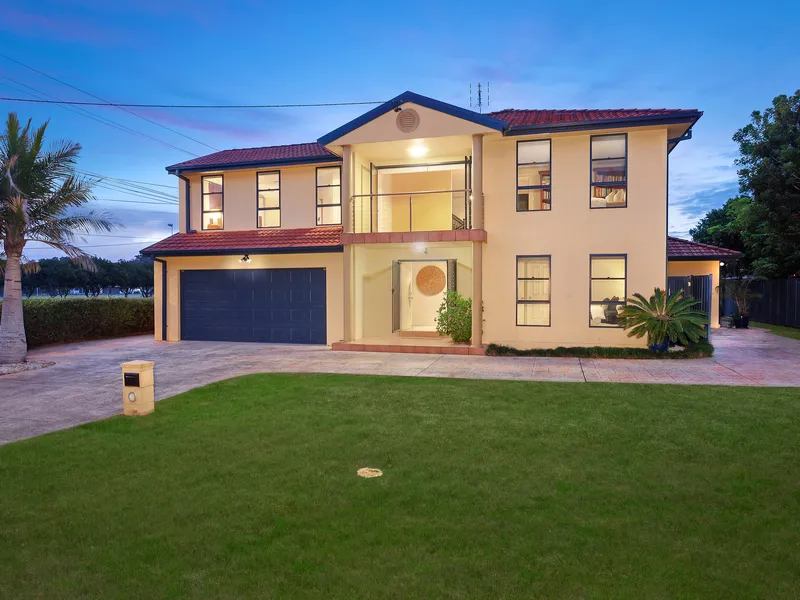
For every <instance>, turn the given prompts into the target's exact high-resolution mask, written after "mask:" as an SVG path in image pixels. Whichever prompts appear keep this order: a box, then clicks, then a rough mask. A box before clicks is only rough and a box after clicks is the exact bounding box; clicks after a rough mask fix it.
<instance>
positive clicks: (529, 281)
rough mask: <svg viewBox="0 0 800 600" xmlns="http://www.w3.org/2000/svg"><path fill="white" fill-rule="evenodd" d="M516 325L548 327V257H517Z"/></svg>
mask: <svg viewBox="0 0 800 600" xmlns="http://www.w3.org/2000/svg"><path fill="white" fill-rule="evenodd" d="M517 325H518V326H526V327H549V326H550V256H518V257H517Z"/></svg>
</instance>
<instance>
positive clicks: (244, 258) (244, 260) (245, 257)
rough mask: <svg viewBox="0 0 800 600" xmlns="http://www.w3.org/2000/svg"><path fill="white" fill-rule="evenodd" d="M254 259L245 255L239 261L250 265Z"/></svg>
mask: <svg viewBox="0 0 800 600" xmlns="http://www.w3.org/2000/svg"><path fill="white" fill-rule="evenodd" d="M251 260H252V259H251V258H250V255H249V254H245V255H244V256H243V257H242V258H240V259H239V262H241V263H249V262H250V261H251Z"/></svg>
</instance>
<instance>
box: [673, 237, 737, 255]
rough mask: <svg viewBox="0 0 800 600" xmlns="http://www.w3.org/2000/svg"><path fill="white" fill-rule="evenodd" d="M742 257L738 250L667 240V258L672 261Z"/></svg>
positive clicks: (686, 241) (674, 238) (680, 240)
mask: <svg viewBox="0 0 800 600" xmlns="http://www.w3.org/2000/svg"><path fill="white" fill-rule="evenodd" d="M739 255H741V252H737V251H736V250H728V249H727V248H720V247H719V246H712V245H711V244H701V243H699V242H690V241H689V240H682V239H680V238H676V237H668V238H667V257H668V258H672V259H680V258H709V259H714V258H721V257H725V256H730V257H735V256H739Z"/></svg>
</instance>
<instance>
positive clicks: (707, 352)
mask: <svg viewBox="0 0 800 600" xmlns="http://www.w3.org/2000/svg"><path fill="white" fill-rule="evenodd" d="M713 353H714V346H712V345H711V344H707V343H705V342H699V343H696V344H689V345H688V346H686V347H685V348H682V349H681V350H675V351H673V352H656V351H655V350H649V349H647V348H608V347H603V346H592V347H588V348H583V347H572V348H567V347H564V346H559V347H558V348H533V349H530V350H518V349H517V348H512V347H510V346H500V345H498V344H489V346H488V347H487V348H486V354H487V355H488V356H551V357H559V358H634V359H654V358H667V359H670V358H671V359H681V358H707V357H709V356H711V355H712V354H713Z"/></svg>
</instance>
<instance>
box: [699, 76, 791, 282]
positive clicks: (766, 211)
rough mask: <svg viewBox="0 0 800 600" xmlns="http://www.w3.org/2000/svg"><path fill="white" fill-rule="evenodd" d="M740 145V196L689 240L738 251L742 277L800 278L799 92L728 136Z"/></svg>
mask: <svg viewBox="0 0 800 600" xmlns="http://www.w3.org/2000/svg"><path fill="white" fill-rule="evenodd" d="M733 140H734V141H735V142H736V143H738V144H739V155H740V156H739V158H738V159H737V160H736V164H737V166H738V167H739V171H738V173H739V187H740V193H741V195H740V196H737V197H735V198H730V199H729V200H728V201H727V202H726V203H725V205H724V206H723V207H722V208H715V209H714V210H711V211H709V212H708V213H707V214H706V215H705V216H704V217H703V219H702V220H701V221H700V222H699V223H698V224H697V227H695V228H694V229H692V230H691V231H690V233H691V236H692V239H693V240H694V241H696V242H701V243H704V244H713V245H715V246H722V247H725V248H730V249H731V250H738V251H739V252H742V253H743V256H742V258H741V259H740V260H739V261H738V267H737V268H738V271H739V273H740V274H741V275H755V276H759V277H765V278H769V279H785V278H787V277H796V276H797V275H798V274H799V273H800V90H798V91H797V92H795V93H794V95H793V96H788V97H787V96H785V95H780V96H777V97H776V98H775V99H774V100H773V101H772V107H771V108H768V109H767V110H765V111H764V112H763V113H762V112H760V111H755V112H753V114H752V115H751V120H750V124H748V125H746V126H745V127H743V128H742V129H739V130H738V131H737V132H736V133H735V134H734V136H733Z"/></svg>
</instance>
